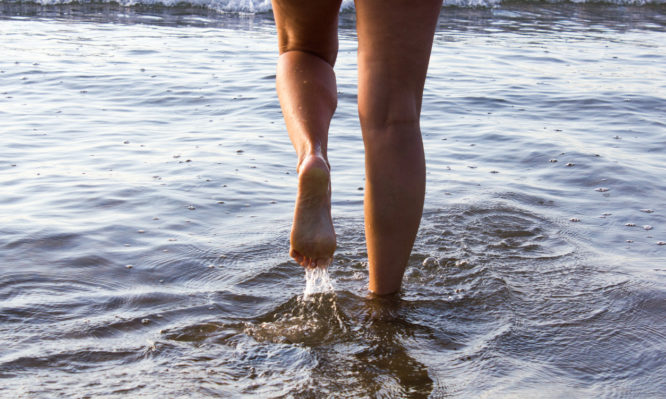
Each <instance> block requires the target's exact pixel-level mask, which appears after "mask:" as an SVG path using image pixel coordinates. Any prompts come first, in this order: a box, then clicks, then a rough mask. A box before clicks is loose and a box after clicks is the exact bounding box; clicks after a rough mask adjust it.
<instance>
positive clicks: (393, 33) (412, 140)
mask: <svg viewBox="0 0 666 399" xmlns="http://www.w3.org/2000/svg"><path fill="white" fill-rule="evenodd" d="M441 6H442V1H441V0H419V1H409V0H356V16H357V31H358V42H359V43H358V68H359V89H358V90H359V94H358V108H359V117H360V120H361V129H362V131H363V142H364V144H365V173H366V189H365V201H364V207H365V235H366V243H367V246H368V263H369V268H370V282H369V289H370V290H371V291H372V292H374V293H376V294H380V295H381V294H389V293H393V292H396V291H398V290H400V286H401V283H402V276H403V273H404V271H405V267H406V266H407V261H408V259H409V255H410V253H411V250H412V246H413V245H414V239H415V238H416V233H417V231H418V227H419V223H420V221H421V214H422V211H423V201H424V196H425V159H424V154H423V143H422V141H421V130H420V125H419V120H420V114H421V99H422V96H423V85H424V83H425V76H426V72H427V69H428V61H429V59H430V51H431V48H432V41H433V36H434V32H435V27H436V24H437V19H438V16H439V11H440V9H441Z"/></svg>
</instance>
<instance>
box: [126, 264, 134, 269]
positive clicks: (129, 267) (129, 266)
mask: <svg viewBox="0 0 666 399" xmlns="http://www.w3.org/2000/svg"><path fill="white" fill-rule="evenodd" d="M133 267H134V266H132V265H125V268H127V269H131V268H133Z"/></svg>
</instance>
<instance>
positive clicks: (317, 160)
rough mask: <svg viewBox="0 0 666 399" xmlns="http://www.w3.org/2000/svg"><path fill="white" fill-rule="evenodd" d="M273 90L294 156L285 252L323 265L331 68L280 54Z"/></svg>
mask: <svg viewBox="0 0 666 399" xmlns="http://www.w3.org/2000/svg"><path fill="white" fill-rule="evenodd" d="M276 80H277V91H278V97H279V99H280V105H281V107H282V113H283V115H284V119H285V123H286V125H287V131H288V133H289V137H290V139H291V142H292V144H293V145H294V148H295V150H296V153H297V155H298V163H297V171H298V175H299V182H298V194H297V198H296V204H295V209H294V222H293V226H292V231H291V248H290V255H291V256H292V257H293V258H294V259H295V260H296V261H297V262H298V263H300V264H301V265H303V266H309V267H314V266H324V265H326V264H328V263H329V262H330V259H331V258H332V256H333V252H334V250H335V231H334V230H333V223H332V220H331V191H330V172H329V165H328V158H327V144H328V127H329V124H330V121H331V118H332V116H333V113H334V111H335V108H336V103H337V91H336V84H335V74H334V72H333V67H332V66H331V65H330V64H329V63H328V62H326V61H324V60H323V59H322V58H320V57H318V56H315V55H313V54H310V53H308V52H303V51H287V52H285V53H283V54H282V55H281V56H280V59H279V61H278V71H277V77H276Z"/></svg>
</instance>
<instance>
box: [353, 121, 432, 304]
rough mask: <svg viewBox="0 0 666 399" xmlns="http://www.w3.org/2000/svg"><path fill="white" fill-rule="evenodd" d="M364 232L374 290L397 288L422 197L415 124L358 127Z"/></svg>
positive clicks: (421, 167) (422, 173)
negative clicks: (363, 141)
mask: <svg viewBox="0 0 666 399" xmlns="http://www.w3.org/2000/svg"><path fill="white" fill-rule="evenodd" d="M364 137H365V139H366V142H369V141H372V143H371V144H370V145H367V146H366V161H365V162H366V190H365V201H364V204H365V235H366V243H367V247H368V263H369V271H370V281H369V286H368V288H369V289H370V291H372V292H374V293H375V294H379V295H382V294H389V293H393V292H396V291H398V290H400V285H401V283H402V276H403V273H404V271H405V268H406V266H407V262H408V260H409V255H410V253H411V251H412V246H413V245H414V239H415V237H416V234H417V231H418V227H419V223H420V220H421V213H422V211H423V201H424V196H425V160H424V155H423V144H422V142H421V133H420V130H419V128H418V125H412V126H410V125H407V126H398V127H388V128H386V129H383V130H382V131H379V132H377V131H369V130H366V131H364Z"/></svg>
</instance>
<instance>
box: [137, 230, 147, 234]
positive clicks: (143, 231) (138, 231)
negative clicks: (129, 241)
mask: <svg viewBox="0 0 666 399" xmlns="http://www.w3.org/2000/svg"><path fill="white" fill-rule="evenodd" d="M136 232H137V233H139V234H143V233H145V232H146V230H137V231H136Z"/></svg>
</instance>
